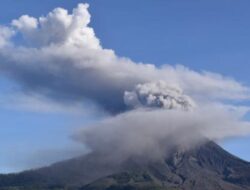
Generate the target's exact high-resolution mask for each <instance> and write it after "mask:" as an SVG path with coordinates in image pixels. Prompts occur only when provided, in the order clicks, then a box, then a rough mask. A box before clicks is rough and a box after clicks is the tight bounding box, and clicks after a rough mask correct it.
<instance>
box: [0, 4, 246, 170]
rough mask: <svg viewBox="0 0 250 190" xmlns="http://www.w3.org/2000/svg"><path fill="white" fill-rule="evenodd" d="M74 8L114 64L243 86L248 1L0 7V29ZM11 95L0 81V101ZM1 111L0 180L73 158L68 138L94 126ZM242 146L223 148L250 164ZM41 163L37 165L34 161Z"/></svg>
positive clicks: (78, 119) (230, 143) (75, 117)
mask: <svg viewBox="0 0 250 190" xmlns="http://www.w3.org/2000/svg"><path fill="white" fill-rule="evenodd" d="M80 2H87V3H89V4H90V9H89V10H90V13H91V16H92V18H91V26H92V27H93V28H94V30H95V32H96V36H97V37H98V38H99V39H100V40H101V43H102V46H103V47H105V48H110V49H113V50H115V52H116V53H117V54H118V55H119V56H124V57H129V58H131V59H132V60H134V61H136V62H143V63H153V64H156V65H162V64H172V65H175V64H182V65H185V66H187V67H189V68H191V69H193V70H197V71H202V70H206V71H212V72H218V73H221V74H223V75H225V76H228V77H232V78H235V79H237V80H238V81H240V82H242V83H243V84H246V85H250V75H249V70H250V47H249V44H250V22H249V18H250V11H249V9H250V1H249V0H241V1H236V0H209V1H203V0H189V1H187V0H137V1H134V0H126V1H117V0H105V1H104V0H88V1H87V0H86V1H80V0H53V1H52V0H36V1H34V0H22V1H20V0H1V1H0V12H1V14H0V24H8V23H10V22H11V20H12V19H15V18H18V17H19V16H21V15H23V14H28V15H31V16H34V17H38V16H41V15H46V14H47V13H48V12H49V11H51V10H52V9H54V8H55V7H63V8H66V9H68V10H70V11H71V10H72V8H74V7H76V5H77V4H78V3H80ZM0 61H1V60H0ZM13 88H15V86H14V84H12V83H11V82H10V81H7V79H5V78H0V98H1V96H6V94H8V93H10V92H11V90H12V89H13ZM0 102H1V99H0ZM0 105H1V106H0V121H1V124H0V155H1V156H0V172H12V171H19V170H22V169H25V168H28V167H31V166H30V163H31V162H32V165H33V166H41V165H43V164H47V163H48V162H54V161H56V160H61V159H65V158H67V155H72V152H74V151H75V152H78V151H77V149H80V148H82V147H78V146H77V145H75V144H74V142H72V141H71V140H70V138H68V134H70V131H72V130H73V129H75V128H77V127H78V125H79V124H80V123H81V125H82V123H83V122H84V123H88V122H91V121H94V120H96V119H97V118H96V117H94V116H91V117H90V116H89V117H82V116H81V115H80V114H68V113H64V112H59V113H46V112H35V111H30V110H22V109H9V108H6V106H4V104H3V103H2V104H0ZM72 126H74V127H72ZM48 131H49V133H48ZM58 134H60V135H58ZM58 136H60V137H58ZM249 143H250V137H245V138H239V139H230V140H227V141H225V142H223V143H222V145H223V146H224V147H225V148H226V149H227V150H229V151H230V152H232V153H234V154H236V155H237V156H239V157H241V158H244V159H246V160H249V161H250V147H249V146H248V145H249ZM65 147H66V148H65ZM65 149H66V150H65ZM65 151H66V152H67V151H68V154H67V153H65ZM51 152H53V154H51ZM43 153H44V154H43ZM75 154H77V153H75ZM41 155H42V156H44V162H42V161H41V160H39V161H36V158H37V157H38V156H41ZM48 155H50V156H48ZM28 163H29V164H28Z"/></svg>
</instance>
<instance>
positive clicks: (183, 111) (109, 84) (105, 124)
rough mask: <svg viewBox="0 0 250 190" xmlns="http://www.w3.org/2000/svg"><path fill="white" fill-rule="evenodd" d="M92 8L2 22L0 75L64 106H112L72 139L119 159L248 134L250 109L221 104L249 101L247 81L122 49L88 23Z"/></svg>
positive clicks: (79, 6) (104, 107)
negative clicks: (132, 55)
mask: <svg viewBox="0 0 250 190" xmlns="http://www.w3.org/2000/svg"><path fill="white" fill-rule="evenodd" d="M88 7H89V6H88V4H79V5H78V6H77V8H75V9H74V10H73V11H72V13H69V12H68V11H67V10H65V9H63V8H56V9H54V10H53V11H52V12H50V13H49V14H48V15H46V16H42V17H39V18H34V17H31V16H28V15H23V16H21V17H20V18H19V19H16V20H13V21H12V23H11V24H10V25H9V26H0V75H2V76H6V77H8V78H10V79H12V80H13V81H14V82H16V83H17V84H18V85H19V87H20V91H21V92H24V93H25V94H28V95H30V96H34V97H37V96H36V95H37V94H38V95H39V96H42V97H46V98H47V99H50V101H54V102H57V103H59V104H61V105H66V106H68V105H69V104H70V105H73V106H74V105H75V104H76V103H82V102H87V103H89V102H91V104H92V103H93V104H95V106H96V105H97V110H98V111H103V110H104V111H105V113H108V114H107V115H108V117H109V118H108V119H104V120H103V121H101V122H99V123H97V124H94V126H88V127H86V126H85V127H84V129H83V130H82V131H81V132H79V133H77V134H76V135H75V136H74V138H75V139H77V140H78V141H80V142H82V143H84V144H85V145H87V146H88V147H89V148H90V149H91V150H92V151H93V152H99V153H102V154H103V155H105V156H107V155H110V156H111V157H114V158H117V159H118V157H119V158H120V157H123V158H127V157H130V156H132V155H138V154H140V155H143V156H144V157H145V156H147V155H148V153H149V154H151V155H152V153H155V154H154V155H162V152H164V151H165V150H166V148H167V147H168V145H169V144H171V143H172V144H173V143H174V144H175V143H180V142H184V144H192V143H193V142H194V139H197V138H198V139H199V137H200V136H202V137H203V136H205V137H207V138H210V139H224V138H227V137H232V136H235V135H244V134H249V132H250V130H249V129H250V124H249V122H246V121H242V118H243V116H244V114H245V113H246V112H247V111H249V108H248V107H241V106H237V105H236V106H235V105H225V103H224V102H226V101H225V100H234V101H235V100H236V101H239V100H243V101H244V100H249V99H250V90H249V88H248V87H246V86H244V85H242V84H241V83H239V82H237V81H235V80H233V79H231V78H227V77H224V76H222V75H220V74H215V73H210V72H196V71H193V70H190V69H188V68H186V67H184V66H180V65H177V66H171V65H162V66H161V67H157V66H155V65H153V64H144V63H136V62H133V61H132V60H130V59H129V58H124V57H119V56H117V55H116V54H115V52H114V51H113V50H110V49H105V48H103V47H102V46H101V43H100V40H99V39H98V38H97V37H96V35H95V32H94V30H93V28H91V27H90V26H89V23H90V19H91V16H90V13H89V11H88ZM15 35H18V39H19V40H18V43H15V38H14V37H15ZM121 45H122V44H121ZM154 48H157V47H154ZM30 102H31V104H32V102H33V101H30ZM194 102H195V103H194ZM227 102H230V101H227ZM32 106H33V104H32ZM88 108H89V107H87V109H88ZM158 108H159V109H158ZM232 108H233V109H232ZM65 109H68V107H67V108H65ZM232 110H234V111H233V112H232ZM145 154H147V155H145Z"/></svg>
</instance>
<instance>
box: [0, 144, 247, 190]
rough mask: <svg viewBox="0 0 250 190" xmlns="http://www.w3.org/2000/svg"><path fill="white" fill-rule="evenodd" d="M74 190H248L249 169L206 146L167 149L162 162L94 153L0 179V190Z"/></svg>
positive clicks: (230, 157)
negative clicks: (109, 157)
mask: <svg viewBox="0 0 250 190" xmlns="http://www.w3.org/2000/svg"><path fill="white" fill-rule="evenodd" d="M13 188H16V189H18V190H19V189H20V190H21V189H22V188H23V189H29V188H31V189H33V190H35V189H73V190H75V189H77V190H112V189H113V190H134V189H139V190H140V189H160V190H163V189H165V190H168V189H176V190H182V189H185V190H189V189H190V190H191V189H192V190H201V189H202V190H217V189H218V190H231V189H232V190H248V189H250V163H249V162H246V161H244V160H241V159H239V158H237V157H235V156H233V155H232V154H230V153H228V152H227V151H225V150H223V149H222V148H221V147H220V146H219V145H217V144H216V143H214V142H212V141H207V142H205V143H202V144H201V145H198V146H196V147H195V148H191V149H188V150H185V149H180V148H178V149H173V150H172V151H171V152H170V153H169V154H168V155H167V156H166V157H164V158H162V159H158V160H150V161H149V160H147V159H145V160H144V159H143V158H142V157H137V158H130V159H127V160H126V161H124V162H122V163H108V162H106V161H105V159H104V155H102V156H98V155H95V154H94V153H92V154H89V155H86V156H82V157H78V158H74V159H70V160H67V161H63V162H59V163H56V164H53V165H51V166H49V167H45V168H40V169H37V170H30V171H25V172H21V173H19V174H10V175H1V176H0V189H1V190H2V189H4V190H9V189H11V190H12V189H13Z"/></svg>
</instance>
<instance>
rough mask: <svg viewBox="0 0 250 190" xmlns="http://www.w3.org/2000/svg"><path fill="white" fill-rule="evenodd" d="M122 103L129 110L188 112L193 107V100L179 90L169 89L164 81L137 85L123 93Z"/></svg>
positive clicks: (175, 88)
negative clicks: (174, 110) (142, 108)
mask: <svg viewBox="0 0 250 190" xmlns="http://www.w3.org/2000/svg"><path fill="white" fill-rule="evenodd" d="M124 101H125V104H126V105H127V106H129V107H131V108H138V107H151V108H164V109H182V110H190V109H193V108H194V107H195V103H194V102H193V100H192V99H191V98H190V97H188V96H186V95H184V94H183V92H182V90H181V89H180V88H177V87H171V86H169V85H167V84H166V83H165V82H164V81H157V82H150V83H144V84H138V85H136V87H135V89H134V90H133V91H131V92H129V91H126V92H125V93H124Z"/></svg>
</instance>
